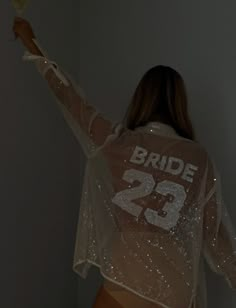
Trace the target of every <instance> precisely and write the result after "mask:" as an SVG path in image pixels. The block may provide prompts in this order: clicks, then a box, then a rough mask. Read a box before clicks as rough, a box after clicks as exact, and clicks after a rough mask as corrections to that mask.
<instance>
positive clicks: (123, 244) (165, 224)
mask: <svg viewBox="0 0 236 308" xmlns="http://www.w3.org/2000/svg"><path fill="white" fill-rule="evenodd" d="M13 30H14V33H15V35H16V37H18V36H19V37H20V39H21V40H22V42H23V44H24V46H25V47H26V48H27V49H28V51H29V52H28V53H26V54H25V56H24V59H26V60H31V61H35V63H36V66H37V68H38V70H39V72H40V73H41V74H42V75H43V76H44V77H45V79H46V80H47V82H48V84H49V87H50V89H51V90H52V92H53V93H54V94H55V97H56V101H57V103H58V105H59V107H60V108H61V110H62V113H63V115H64V117H65V119H66V120H67V122H68V124H69V125H70V126H71V128H72V130H73V132H74V134H75V136H76V138H78V141H79V142H80V144H81V146H82V148H83V150H84V153H85V154H86V156H87V165H86V168H85V177H84V184H83V192H82V198H81V205H80V215H79V222H78V229H77V237H76V243H75V254H74V261H73V269H74V271H75V272H76V273H78V274H80V275H81V277H83V278H86V277H87V274H88V270H89V269H90V267H91V266H92V265H95V266H97V267H99V269H100V273H101V275H102V276H103V277H104V284H103V286H102V287H101V288H100V290H99V293H98V295H97V297H96V301H95V303H94V306H93V307H96V308H102V307H104V308H105V307H114V308H115V307H128V308H129V307H136V308H143V307H145V308H154V307H155V308H161V307H165V308H193V307H194V308H196V307H201V308H203V307H206V294H205V291H206V289H205V284H204V283H205V277H204V270H203V257H204V256H205V257H206V259H207V261H208V262H209V265H210V266H211V268H212V270H213V271H215V272H216V273H218V274H220V275H223V276H224V277H225V278H226V280H227V282H228V284H229V286H230V287H231V288H234V289H235V288H236V258H235V253H236V249H235V247H236V245H235V237H234V235H233V228H232V225H231V223H230V219H229V217H228V214H227V209H226V207H225V206H224V203H223V200H222V198H221V192H220V186H221V184H220V177H219V174H218V172H217V170H216V168H215V165H214V163H213V161H212V160H211V158H210V157H209V155H208V153H207V151H206V150H205V149H204V147H203V146H201V145H200V144H199V143H198V142H197V141H196V140H195V136H194V132H193V128H192V125H191V121H190V119H189V115H188V109H187V96H186V91H185V86H184V81H183V79H182V77H181V76H180V74H179V73H177V72H176V71H175V70H173V69H172V68H169V67H165V66H156V67H154V68H152V69H150V70H149V71H148V72H147V73H146V74H145V75H144V76H143V78H142V80H141V81H140V83H139V85H138V87H137V89H136V91H135V93H134V96H133V100H132V102H131V104H130V106H129V108H128V110H127V113H126V116H125V119H124V121H123V122H122V123H112V122H111V121H110V120H109V119H107V118H105V117H104V116H103V115H102V114H101V113H100V112H98V111H97V110H96V109H95V108H94V107H93V106H92V105H90V104H88V103H87V101H86V100H85V98H84V97H83V95H82V94H81V90H80V89H79V88H78V87H77V86H76V84H75V83H74V82H73V81H72V80H71V78H70V77H68V74H66V73H64V72H62V70H60V69H59V67H58V66H57V64H56V63H54V62H51V61H50V60H49V59H47V57H46V56H45V52H44V51H43V50H42V49H41V47H40V46H39V45H38V43H37V41H36V39H35V36H34V33H33V31H32V28H31V26H30V24H29V23H28V22H27V21H26V20H24V19H21V18H16V19H15V22H14V28H13Z"/></svg>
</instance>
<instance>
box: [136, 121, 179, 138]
mask: <svg viewBox="0 0 236 308" xmlns="http://www.w3.org/2000/svg"><path fill="white" fill-rule="evenodd" d="M137 129H138V130H140V129H141V130H144V131H147V132H150V133H153V134H155V133H156V134H160V135H167V136H179V135H178V134H177V132H176V130H175V129H174V128H173V127H172V126H170V125H168V124H165V123H162V122H159V121H151V122H148V123H147V124H146V125H144V126H139V127H137Z"/></svg>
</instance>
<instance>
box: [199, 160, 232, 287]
mask: <svg viewBox="0 0 236 308" xmlns="http://www.w3.org/2000/svg"><path fill="white" fill-rule="evenodd" d="M206 188H207V194H206V198H205V202H204V206H205V207H204V219H203V235H204V245H203V247H204V256H205V259H206V261H207V263H208V264H209V266H210V268H211V269H212V271H214V272H215V273H217V274H219V275H222V276H224V277H225V279H226V281H227V283H228V285H229V286H230V287H231V288H232V289H235V290H236V236H235V229H234V227H233V225H232V221H231V219H230V217H229V213H228V209H227V207H226V205H225V203H224V200H223V197H222V192H221V181H220V175H219V172H218V170H217V168H216V166H215V163H214V161H213V160H209V163H208V177H207V183H206Z"/></svg>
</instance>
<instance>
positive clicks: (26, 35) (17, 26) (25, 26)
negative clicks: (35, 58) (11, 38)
mask: <svg viewBox="0 0 236 308" xmlns="http://www.w3.org/2000/svg"><path fill="white" fill-rule="evenodd" d="M13 32H14V34H15V38H16V39H17V38H18V37H19V38H20V39H21V41H22V43H23V44H24V45H25V47H26V48H27V49H28V50H29V51H30V52H31V53H33V54H39V55H41V52H40V51H39V49H38V48H37V46H36V45H35V44H34V42H33V40H32V39H33V38H35V35H34V32H33V29H32V27H31V25H30V23H29V22H28V21H27V20H26V19H23V18H21V17H15V19H14V24H13Z"/></svg>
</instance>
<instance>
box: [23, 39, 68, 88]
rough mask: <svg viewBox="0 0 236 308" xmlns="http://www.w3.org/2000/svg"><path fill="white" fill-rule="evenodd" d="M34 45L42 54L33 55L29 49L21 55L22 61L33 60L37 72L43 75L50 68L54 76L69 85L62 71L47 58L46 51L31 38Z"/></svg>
mask: <svg viewBox="0 0 236 308" xmlns="http://www.w3.org/2000/svg"><path fill="white" fill-rule="evenodd" d="M33 41H34V43H35V45H36V46H37V47H38V49H39V50H40V51H41V53H42V54H43V56H39V55H34V54H32V53H30V52H29V51H25V53H24V55H23V60H24V61H33V62H35V64H36V67H37V69H38V71H39V73H40V74H41V75H42V76H43V77H45V75H46V73H47V71H48V70H49V69H52V70H53V71H54V73H55V74H56V76H57V77H58V78H59V79H60V80H61V82H62V83H63V84H64V85H65V86H66V87H68V86H69V85H70V83H69V81H68V80H67V79H66V77H65V76H64V75H63V73H62V72H61V71H60V69H59V68H58V65H57V64H56V63H55V62H54V61H51V60H49V59H48V57H47V54H46V52H45V51H44V50H43V49H42V48H41V46H40V45H39V43H38V42H37V40H35V39H33Z"/></svg>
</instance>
